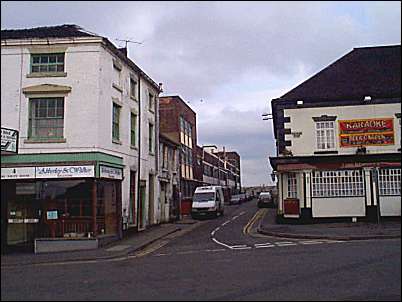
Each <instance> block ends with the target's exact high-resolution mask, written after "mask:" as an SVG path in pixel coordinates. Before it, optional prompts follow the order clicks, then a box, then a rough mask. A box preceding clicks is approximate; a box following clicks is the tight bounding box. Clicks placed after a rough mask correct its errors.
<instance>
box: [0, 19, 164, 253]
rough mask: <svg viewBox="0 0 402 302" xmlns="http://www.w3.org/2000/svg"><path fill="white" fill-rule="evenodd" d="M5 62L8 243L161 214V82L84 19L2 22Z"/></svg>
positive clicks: (113, 229) (116, 230)
mask: <svg viewBox="0 0 402 302" xmlns="http://www.w3.org/2000/svg"><path fill="white" fill-rule="evenodd" d="M1 63H2V64H1V75H2V76H1V88H2V89H1V109H2V110H1V127H2V128H10V129H15V130H17V131H18V132H19V141H18V154H13V155H4V156H2V157H1V194H2V201H3V202H2V206H1V208H2V212H1V215H2V216H1V220H2V226H1V227H2V229H1V230H2V234H1V237H2V244H3V243H4V244H6V245H33V241H34V239H35V238H38V237H64V236H69V235H71V236H84V235H85V236H86V235H87V233H90V234H91V235H92V236H101V237H99V238H105V237H107V236H109V237H113V236H114V237H121V236H122V225H124V228H135V229H136V230H142V229H144V228H146V226H148V225H151V224H154V223H156V222H157V221H158V220H159V218H158V216H159V212H158V208H159V205H158V200H159V196H158V191H159V189H158V184H157V182H156V181H155V177H156V174H157V172H158V169H157V158H158V145H159V143H158V141H159V134H158V128H159V127H158V102H157V100H158V95H159V93H160V87H159V85H158V84H156V83H155V82H154V81H153V80H152V79H151V78H150V77H149V76H147V75H146V74H145V73H144V72H143V71H142V70H141V69H140V68H139V67H138V66H137V65H136V64H135V63H134V62H132V61H131V60H130V59H129V58H128V57H127V55H126V51H122V50H119V49H118V48H116V47H115V46H114V45H113V44H112V43H111V42H110V41H109V40H108V39H107V38H105V37H101V36H98V35H96V34H93V33H89V32H87V31H85V30H83V29H81V28H80V27H78V26H76V25H62V26H52V27H40V28H31V29H18V30H2V31H1ZM139 157H141V161H139V160H138V159H139ZM3 222H6V223H4V224H3Z"/></svg>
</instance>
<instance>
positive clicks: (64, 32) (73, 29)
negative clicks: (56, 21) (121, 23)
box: [1, 24, 97, 40]
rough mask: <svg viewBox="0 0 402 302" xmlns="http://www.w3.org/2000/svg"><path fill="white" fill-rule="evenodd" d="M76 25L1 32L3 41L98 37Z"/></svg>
mask: <svg viewBox="0 0 402 302" xmlns="http://www.w3.org/2000/svg"><path fill="white" fill-rule="evenodd" d="M96 36H97V35H96V34H91V33H89V32H86V31H84V30H83V29H82V28H81V27H79V26H78V25H75V24H64V25H58V26H47V27H35V28H27V29H5V30H1V39H2V40H4V39H27V38H68V37H96Z"/></svg>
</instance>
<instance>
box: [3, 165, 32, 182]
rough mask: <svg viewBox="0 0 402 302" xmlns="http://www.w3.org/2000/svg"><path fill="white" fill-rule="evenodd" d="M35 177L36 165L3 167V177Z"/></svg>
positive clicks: (5, 178)
mask: <svg viewBox="0 0 402 302" xmlns="http://www.w3.org/2000/svg"><path fill="white" fill-rule="evenodd" d="M30 178H35V167H21V168H1V179H4V180H7V179H30Z"/></svg>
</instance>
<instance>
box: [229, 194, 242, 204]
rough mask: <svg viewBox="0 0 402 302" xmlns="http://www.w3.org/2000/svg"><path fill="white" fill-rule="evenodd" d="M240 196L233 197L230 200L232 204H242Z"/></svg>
mask: <svg viewBox="0 0 402 302" xmlns="http://www.w3.org/2000/svg"><path fill="white" fill-rule="evenodd" d="M240 203H241V200H240V195H232V198H230V204H240Z"/></svg>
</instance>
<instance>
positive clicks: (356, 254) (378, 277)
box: [1, 201, 401, 301]
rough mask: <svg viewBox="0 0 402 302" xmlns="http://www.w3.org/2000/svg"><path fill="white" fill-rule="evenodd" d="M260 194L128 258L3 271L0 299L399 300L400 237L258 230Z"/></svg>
mask: <svg viewBox="0 0 402 302" xmlns="http://www.w3.org/2000/svg"><path fill="white" fill-rule="evenodd" d="M257 211H258V209H257V207H256V203H255V201H250V202H248V203H244V204H242V205H235V206H229V207H227V208H226V212H225V215H224V216H223V217H218V218H216V219H212V220H205V221H202V223H201V224H200V226H198V227H197V228H195V229H194V230H192V231H191V232H189V233H186V234H184V235H182V236H180V237H178V236H177V235H176V234H173V235H171V236H170V237H168V238H165V239H163V240H160V241H158V242H156V243H154V244H153V245H151V246H149V247H148V248H147V249H146V250H144V251H141V252H139V253H136V254H134V255H131V256H130V257H129V258H127V259H115V260H114V261H94V262H83V263H79V264H71V263H70V264H57V265H36V266H21V267H8V268H2V271H1V276H2V278H1V299H2V300H143V301H144V300H172V301H173V300H175V301H183V300H217V301H219V300H222V301H227V300H354V301H356V300H388V301H389V300H395V301H400V299H401V282H400V281H401V242H400V239H397V240H394V239H392V240H369V241H348V242H337V241H327V240H295V239H285V238H282V239H278V238H273V237H266V236H262V235H258V234H255V233H254V231H253V229H254V228H255V226H256V224H257V223H258V218H259V215H262V213H263V211H261V212H257Z"/></svg>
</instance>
